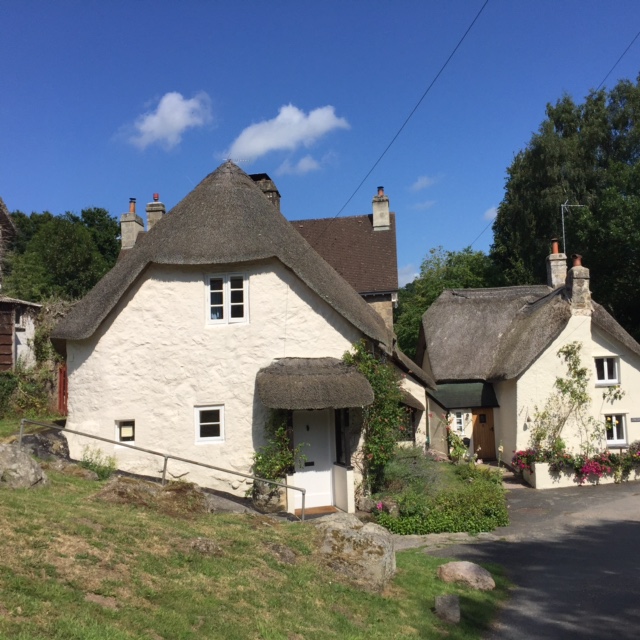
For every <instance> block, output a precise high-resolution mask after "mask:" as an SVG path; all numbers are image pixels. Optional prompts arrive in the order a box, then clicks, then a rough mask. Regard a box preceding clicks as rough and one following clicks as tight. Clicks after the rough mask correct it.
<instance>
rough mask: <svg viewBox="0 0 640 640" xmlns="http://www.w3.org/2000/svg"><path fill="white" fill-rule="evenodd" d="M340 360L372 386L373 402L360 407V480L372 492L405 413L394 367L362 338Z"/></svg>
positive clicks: (386, 461)
mask: <svg viewBox="0 0 640 640" xmlns="http://www.w3.org/2000/svg"><path fill="white" fill-rule="evenodd" d="M343 360H344V361H345V362H346V363H347V364H349V365H352V366H355V367H356V368H357V369H358V370H359V371H360V373H362V374H363V375H364V376H365V378H367V380H368V381H369V384H370V385H371V388H372V389H373V394H374V400H373V404H371V405H369V406H368V407H365V408H364V410H363V429H362V433H363V439H364V444H363V447H362V454H363V464H362V467H363V468H362V472H363V482H364V483H365V486H366V487H367V488H368V490H369V491H370V492H372V493H374V492H375V491H377V490H378V488H379V487H380V486H381V483H382V479H383V474H384V467H385V465H386V464H387V463H388V462H389V461H390V460H391V459H392V457H393V454H394V451H395V447H396V442H397V441H398V439H399V435H400V427H401V426H402V425H404V421H405V415H404V410H403V408H402V407H401V404H400V403H401V401H402V395H401V393H400V384H399V380H398V377H397V373H396V371H395V369H394V368H393V367H392V366H391V365H389V364H387V363H385V362H383V361H382V360H381V359H380V358H378V357H376V356H375V355H374V354H373V353H371V352H369V351H368V350H367V347H366V344H365V342H364V341H362V342H358V343H357V344H355V345H354V347H353V353H350V352H347V353H345V354H344V356H343Z"/></svg>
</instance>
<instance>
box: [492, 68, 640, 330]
mask: <svg viewBox="0 0 640 640" xmlns="http://www.w3.org/2000/svg"><path fill="white" fill-rule="evenodd" d="M639 158H640V77H639V78H638V80H637V81H636V83H635V84H634V83H632V82H630V81H627V80H625V81H622V82H620V83H618V85H616V87H614V88H613V89H612V90H611V91H610V92H609V93H607V92H606V91H604V90H602V91H592V92H591V93H590V94H589V95H588V96H587V98H586V99H585V101H584V103H583V104H576V103H575V102H574V101H573V100H572V99H571V98H570V97H569V96H564V97H562V98H561V99H560V100H559V101H558V102H557V103H556V104H555V105H551V104H549V105H547V118H546V119H545V121H544V122H543V123H542V124H541V126H540V129H539V131H538V132H537V133H536V134H534V135H533V137H532V139H531V141H530V142H529V144H528V145H527V147H526V148H525V149H524V150H523V151H521V152H520V153H518V154H517V155H516V157H515V158H514V160H513V163H512V164H511V166H510V167H509V168H508V170H507V182H506V187H505V196H504V199H503V201H502V203H501V204H500V206H499V207H498V215H497V217H496V220H495V222H494V225H493V231H494V243H493V245H492V247H491V252H490V256H491V259H492V261H493V262H494V264H495V265H496V267H497V268H498V269H499V270H500V271H501V272H502V273H503V276H504V279H505V281H506V283H507V284H514V285H515V284H532V283H541V282H545V280H546V275H545V274H546V263H545V257H546V255H547V254H548V251H549V241H550V239H551V238H553V237H558V238H562V222H561V215H560V207H561V205H562V204H563V203H568V204H571V205H576V204H578V205H583V206H581V207H579V208H571V209H570V210H569V211H568V213H567V214H566V215H565V232H566V241H567V246H566V247H564V248H563V250H564V251H565V252H566V253H580V254H581V255H582V256H583V258H584V264H585V265H587V266H589V267H590V268H591V270H592V279H591V289H592V291H593V294H594V298H595V299H596V300H598V301H599V302H600V303H601V304H603V305H604V306H605V307H606V308H607V309H608V310H609V311H610V312H611V313H612V314H613V315H615V317H616V318H617V319H618V320H619V321H620V323H621V324H622V325H623V326H624V327H625V328H626V329H627V330H628V331H630V332H631V333H632V335H634V336H635V337H636V338H640V297H639V296H638V295H637V283H638V281H639V279H640V206H639V205H640V164H639V163H638V159H639Z"/></svg>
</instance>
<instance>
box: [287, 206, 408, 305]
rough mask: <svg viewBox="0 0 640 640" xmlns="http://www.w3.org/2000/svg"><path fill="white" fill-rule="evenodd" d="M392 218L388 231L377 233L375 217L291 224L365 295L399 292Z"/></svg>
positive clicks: (326, 219) (366, 216) (393, 215)
mask: <svg viewBox="0 0 640 640" xmlns="http://www.w3.org/2000/svg"><path fill="white" fill-rule="evenodd" d="M390 218H391V220H390V228H389V230H388V231H374V230H373V216H372V215H363V216H348V217H345V218H320V219H315V220H293V221H292V222H291V224H292V225H293V227H294V228H295V229H296V230H297V231H298V232H299V233H300V234H301V235H302V236H303V237H304V239H305V240H306V241H307V242H308V243H309V244H310V245H311V246H312V247H313V248H314V249H315V250H316V251H317V252H318V253H319V254H320V255H321V256H322V257H323V258H324V259H325V260H326V261H327V262H328V263H329V264H330V265H331V266H332V267H333V268H334V269H335V270H336V271H337V272H338V273H339V274H340V275H341V276H342V277H343V278H344V279H345V280H346V281H347V282H348V283H349V284H350V285H351V286H352V287H353V288H354V289H355V290H356V291H357V292H358V293H360V294H361V295H362V294H366V293H388V292H395V291H397V290H398V258H397V254H396V216H395V213H391V214H390Z"/></svg>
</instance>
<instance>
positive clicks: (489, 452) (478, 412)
mask: <svg viewBox="0 0 640 640" xmlns="http://www.w3.org/2000/svg"><path fill="white" fill-rule="evenodd" d="M472 415H473V449H474V451H473V452H474V453H477V454H478V458H480V459H482V460H495V459H496V435H495V431H494V429H493V409H474V410H473V411H472ZM478 447H480V450H479V451H478Z"/></svg>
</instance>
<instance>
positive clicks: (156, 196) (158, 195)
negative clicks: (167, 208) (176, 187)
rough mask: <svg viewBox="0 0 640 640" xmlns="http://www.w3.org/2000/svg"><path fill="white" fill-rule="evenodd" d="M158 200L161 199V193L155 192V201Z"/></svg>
mask: <svg viewBox="0 0 640 640" xmlns="http://www.w3.org/2000/svg"><path fill="white" fill-rule="evenodd" d="M158 200H160V194H159V193H154V194H153V201H154V202H158Z"/></svg>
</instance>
